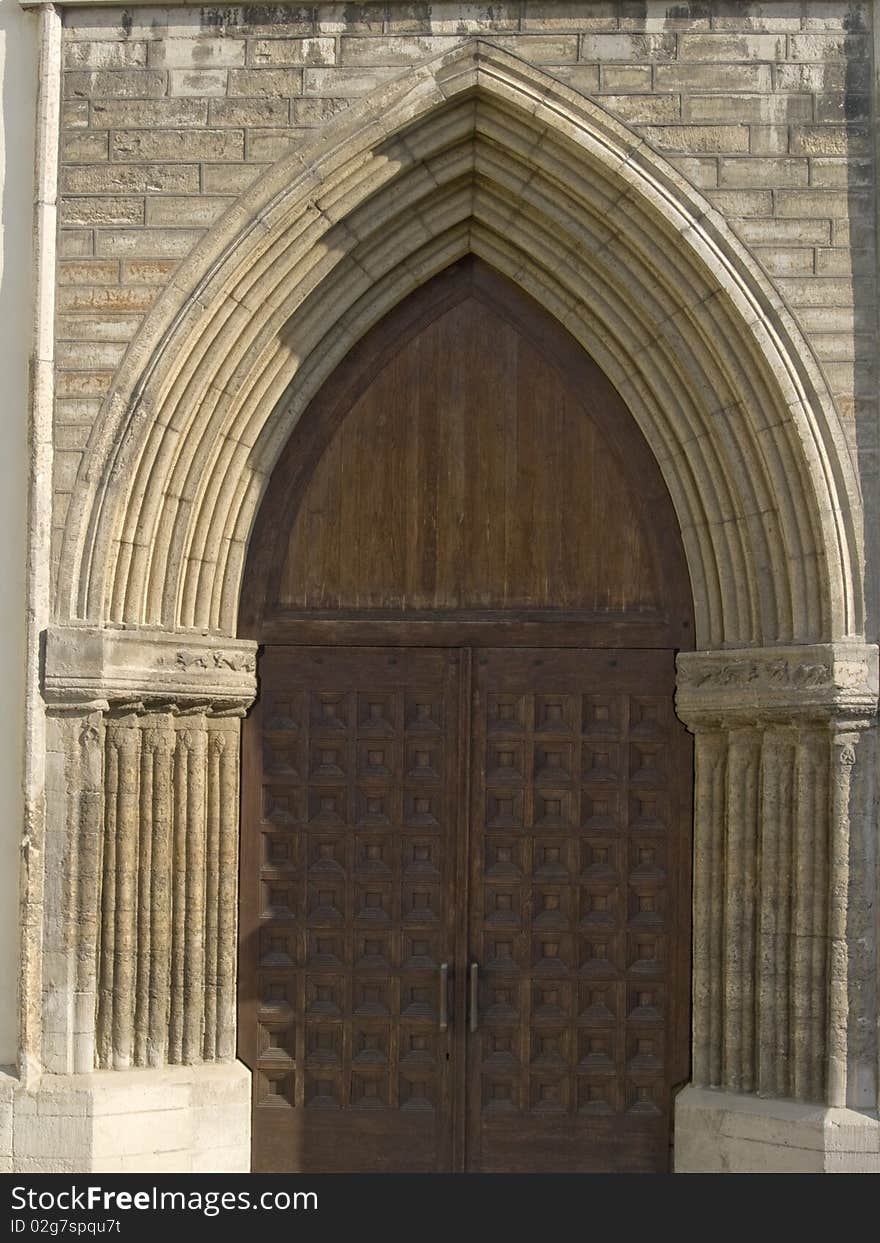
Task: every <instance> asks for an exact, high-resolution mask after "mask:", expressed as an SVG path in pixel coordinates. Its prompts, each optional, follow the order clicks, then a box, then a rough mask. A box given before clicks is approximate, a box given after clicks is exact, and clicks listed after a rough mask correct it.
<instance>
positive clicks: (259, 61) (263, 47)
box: [247, 38, 336, 66]
mask: <svg viewBox="0 0 880 1243" xmlns="http://www.w3.org/2000/svg"><path fill="white" fill-rule="evenodd" d="M335 61H336V40H335V39H320V38H319V39H253V40H252V41H251V42H250V43H249V45H248V57H247V63H248V64H249V65H254V66H258V65H332V64H334V63H335Z"/></svg>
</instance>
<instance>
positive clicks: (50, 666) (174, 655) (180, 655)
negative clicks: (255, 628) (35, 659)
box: [43, 626, 257, 709]
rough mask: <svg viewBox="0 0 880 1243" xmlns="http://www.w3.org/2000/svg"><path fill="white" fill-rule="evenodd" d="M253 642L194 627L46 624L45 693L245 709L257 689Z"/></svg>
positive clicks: (74, 699)
mask: <svg viewBox="0 0 880 1243" xmlns="http://www.w3.org/2000/svg"><path fill="white" fill-rule="evenodd" d="M256 668H257V645H256V643H254V642H252V641H251V640H250V639H230V638H227V637H225V636H222V635H214V634H208V633H204V632H200V631H183V630H176V631H170V630H153V629H146V628H141V627H125V628H122V627H120V628H110V627H106V628H98V627H91V626H51V627H49V628H48V630H47V631H46V647H45V664H44V671H43V695H44V697H45V699H46V701H47V702H48V703H51V704H54V705H64V704H82V703H88V702H100V701H105V702H107V703H109V704H110V705H111V706H116V705H120V704H130V703H139V704H142V705H156V704H164V705H175V706H177V707H180V708H187V707H190V706H196V705H203V706H204V707H205V708H210V707H217V708H220V709H226V708H238V709H242V708H246V707H247V706H248V705H249V704H250V703H251V702H252V701H253V699H254V696H255V694H256Z"/></svg>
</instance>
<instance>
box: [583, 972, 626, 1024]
mask: <svg viewBox="0 0 880 1243" xmlns="http://www.w3.org/2000/svg"><path fill="white" fill-rule="evenodd" d="M619 992H620V985H619V984H610V983H601V984H600V983H595V982H593V981H589V982H585V981H581V983H580V984H579V986H578V1023H579V1024H589V1025H590V1026H591V1027H613V1026H615V1025H616V1023H617V1019H618V1015H619Z"/></svg>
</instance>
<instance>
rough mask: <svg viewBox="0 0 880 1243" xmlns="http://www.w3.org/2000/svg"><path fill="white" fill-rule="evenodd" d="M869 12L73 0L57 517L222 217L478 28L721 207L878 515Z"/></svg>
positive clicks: (792, 4) (805, 7) (788, 1)
mask: <svg viewBox="0 0 880 1243" xmlns="http://www.w3.org/2000/svg"><path fill="white" fill-rule="evenodd" d="M871 20H872V6H871V5H870V4H864V3H863V4H850V3H842V2H839V0H784V2H782V3H766V4H757V3H741V2H736V3H731V2H723V0H707V2H705V3H689V4H688V3H681V4H662V3H654V2H652V0H648V3H629V2H626V0H620V2H618V3H594V2H582V3H538V2H532V0H524V2H523V3H501V4H462V3H438V4H418V3H416V4H413V3H386V4H381V3H373V4H361V5H357V4H318V5H268V6H267V5H252V6H237V7H232V6H218V7H210V8H207V7H206V8H196V7H172V8H167V9H159V8H157V9H153V8H145V7H140V6H138V7H134V8H131V9H123V8H119V9H116V8H94V9H88V8H69V9H67V10H65V15H64V25H65V28H64V68H65V72H64V87H63V91H64V103H63V118H62V126H63V128H62V137H61V160H62V165H61V174H60V177H61V184H60V190H61V202H60V222H61V232H60V250H59V256H60V257H59V264H58V293H57V298H58V301H57V338H58V339H57V364H58V372H57V405H56V420H57V426H56V454H55V488H56V501H55V515H54V523H55V528H56V531H57V529H58V528H59V527H61V526H63V523H64V518H65V514H66V508H67V501H68V498H69V495H70V492H71V489H72V487H73V486H74V481H75V478H76V472H77V469H78V467H79V464H80V459H81V455H82V452H83V448H84V445H85V443H86V440H87V437H88V434H89V430H90V428H91V425H92V424H93V422H94V420H95V418H96V416H97V413H98V410H99V408H100V403H101V399H102V397H103V395H104V394H105V393H106V392H107V391H108V389H109V388H110V386H111V383H112V379H113V374H114V369H115V367H116V366H117V364H118V363H119V361H120V359H121V358H122V355H123V353H124V351H125V349H126V345H127V342H128V341H129V340H130V339H131V338H132V336H133V335H134V333H135V332H136V331H137V328H138V325H139V324H140V323H141V321H142V319H143V317H144V315H145V314H146V312H147V311H148V310H149V308H150V306H151V305H152V304H153V302H154V301H155V299H156V297H157V296H158V295H159V293H160V292H161V290H162V288H163V286H164V285H165V284H166V283H167V282H168V281H169V280H170V278H171V276H172V274H173V272H174V270H175V267H176V266H177V264H178V263H179V262H180V261H181V259H183V258H184V257H185V256H186V255H187V254H188V253H189V252H190V251H191V250H192V249H193V247H194V246H195V245H196V243H197V242H198V240H199V238H200V237H201V236H202V235H203V233H204V232H205V231H206V230H207V229H208V228H210V226H211V224H212V222H214V221H215V220H216V219H217V218H218V217H219V216H220V215H221V214H222V213H223V212H224V211H225V210H226V208H227V207H228V206H229V205H230V204H231V203H232V202H233V200H234V197H235V196H236V195H237V194H238V193H240V192H241V191H242V190H243V189H245V188H246V187H247V186H248V185H249V184H250V183H251V182H252V181H253V180H254V178H256V177H257V176H259V174H260V173H261V171H263V170H264V169H265V168H266V167H267V166H268V165H269V164H270V163H272V162H273V161H275V160H277V159H279V158H280V157H282V156H284V155H286V154H288V153H289V152H291V151H296V150H298V149H302V148H304V147H305V145H306V144H307V143H308V142H309V141H311V140H312V139H313V138H314V137H315V135H316V132H317V131H319V130H320V127H321V126H322V125H323V124H325V123H326V121H327V120H328V119H329V118H331V117H333V116H334V115H336V114H337V113H339V112H341V111H343V110H344V109H346V108H347V107H349V105H350V104H351V103H352V101H353V100H355V99H357V98H358V97H360V96H362V95H364V94H365V93H367V92H369V91H370V90H371V89H372V88H373V87H375V86H376V85H377V84H379V83H381V82H383V81H386V80H387V79H389V78H391V77H393V76H395V75H397V74H400V73H401V72H402V71H404V70H405V68H406V67H407V66H408V65H411V64H413V63H415V62H418V61H419V60H421V59H423V58H425V57H430V56H434V55H436V54H438V53H440V52H443V51H445V50H448V49H449V48H451V47H453V46H455V45H456V44H457V43H459V42H461V41H463V40H465V39H467V38H469V37H473V36H474V35H475V34H479V35H481V36H482V37H484V38H487V39H489V40H492V41H494V42H496V43H497V44H499V45H500V46H501V47H503V48H504V49H505V50H507V51H509V52H513V53H515V54H516V55H519V56H522V57H523V58H524V59H526V60H528V61H530V62H532V63H534V64H536V65H540V66H541V68H542V69H544V70H545V71H546V72H548V73H550V74H552V75H554V76H556V77H558V78H559V79H561V80H562V81H564V82H566V83H567V84H568V85H569V86H570V87H572V88H574V89H575V90H578V91H580V92H583V93H584V94H585V95H587V96H590V97H591V98H593V99H594V100H595V101H596V102H598V103H600V104H601V105H603V106H604V107H605V108H607V109H608V110H609V111H610V112H612V113H613V114H614V115H615V116H616V117H617V118H619V119H620V120H621V121H623V122H624V123H625V124H627V125H629V126H631V127H632V128H633V129H634V130H636V131H637V132H638V133H639V134H641V135H642V136H643V137H644V138H645V139H646V141H647V142H649V143H650V144H651V145H652V146H653V147H654V148H655V149H657V150H658V151H660V152H662V153H663V154H664V155H665V156H666V157H667V158H668V159H670V160H671V162H672V163H673V164H674V165H676V167H677V168H678V169H679V170H680V171H681V172H682V173H683V174H684V175H685V176H686V177H687V178H688V179H689V180H690V181H691V182H692V183H693V184H694V185H695V186H696V187H698V188H699V189H700V190H701V191H702V192H703V193H704V194H705V195H706V197H707V198H708V199H709V200H710V202H711V203H713V204H714V206H715V207H717V208H718V209H719V210H720V211H721V212H723V213H724V215H725V216H726V217H727V219H728V220H729V222H730V224H731V226H732V227H733V229H734V230H735V232H736V233H737V234H738V235H739V237H740V238H741V239H742V241H743V242H745V243H746V244H747V245H748V246H749V247H750V248H751V249H752V251H753V253H754V254H755V256H756V257H757V258H758V259H759V260H760V262H761V263H762V264H763V265H764V267H765V269H766V270H767V272H768V273H769V274H770V275H771V276H772V278H773V279H774V280H775V282H776V285H777V287H778V289H779V291H780V293H781V294H782V296H783V297H784V298H785V299H786V301H787V302H788V304H789V306H790V307H791V309H792V311H793V312H794V314H795V315H796V317H797V318H798V320H799V321H800V323H801V325H802V327H803V329H804V331H805V332H806V334H807V336H808V338H809V340H810V341H811V343H812V345H813V348H814V349H815V351H816V354H817V356H818V357H819V359H820V360H821V362H822V364H823V366H824V368H825V371H826V374H827V376H828V379H829V382H830V386H831V389H832V391H833V392H834V394H835V396H836V398H837V401H838V404H839V408H840V411H841V414H842V415H843V417H844V420H845V423H846V426H847V429H848V434H849V435H850V438H851V443H852V446H853V449H854V451H855V452H857V453H858V455H859V458H860V462H861V470H862V478H863V483H864V486H865V490H866V499H867V500H868V503H869V509H871V510H872V509H873V500H872V497H873V489H874V479H875V476H876V473H877V471H876V457H877V443H876V421H877V419H876V401H875V396H876V375H875V357H874V356H875V352H876V345H875V343H876V297H875V274H876V262H875V236H876V234H875V185H876V179H875V168H874V152H873V148H872V136H871V120H872V73H873V65H872V31H871Z"/></svg>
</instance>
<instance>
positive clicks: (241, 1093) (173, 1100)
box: [0, 1062, 251, 1174]
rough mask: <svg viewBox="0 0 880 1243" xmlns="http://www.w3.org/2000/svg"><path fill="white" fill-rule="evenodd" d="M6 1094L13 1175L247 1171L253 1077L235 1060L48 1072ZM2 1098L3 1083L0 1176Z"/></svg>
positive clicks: (0, 1166)
mask: <svg viewBox="0 0 880 1243" xmlns="http://www.w3.org/2000/svg"><path fill="white" fill-rule="evenodd" d="M6 1082H7V1083H9V1082H10V1081H9V1080H7V1081H6ZM11 1095H12V1098H13V1099H12V1128H11V1129H12V1162H11V1168H12V1169H13V1170H14V1171H16V1172H21V1173H31V1174H38V1173H39V1174H67V1173H71V1174H74V1173H102V1174H106V1173H126V1174H139V1173H165V1174H190V1173H192V1174H195V1173H199V1174H238V1173H248V1171H249V1170H250V1164H251V1151H250V1149H251V1076H250V1072H249V1071H248V1070H247V1068H246V1067H244V1066H242V1065H241V1063H240V1062H232V1063H226V1064H223V1065H211V1066H174V1067H166V1068H165V1069H163V1070H130V1071H96V1072H95V1073H94V1074H91V1075H44V1076H43V1078H42V1080H41V1081H40V1083H39V1086H38V1087H37V1088H36V1089H35V1090H34V1091H32V1092H25V1091H22V1090H20V1089H18V1090H16V1091H15V1092H14V1093H12V1094H11ZM4 1099H5V1098H4V1095H3V1086H2V1084H0V1170H2V1169H3V1168H4V1167H3V1164H2V1161H3V1148H2V1137H3V1130H4V1128H3V1102H4Z"/></svg>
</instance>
